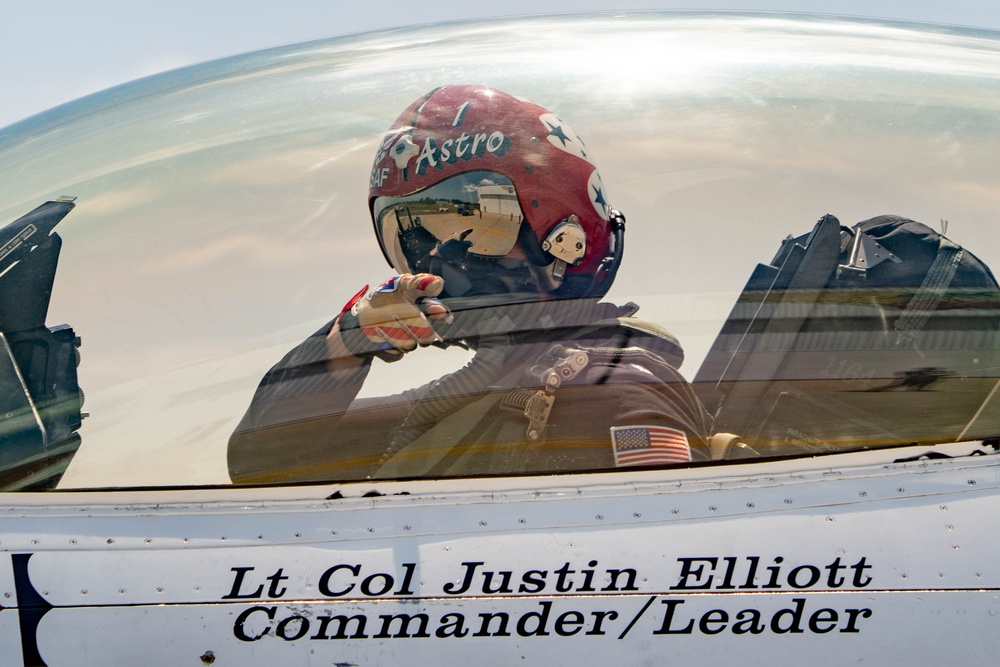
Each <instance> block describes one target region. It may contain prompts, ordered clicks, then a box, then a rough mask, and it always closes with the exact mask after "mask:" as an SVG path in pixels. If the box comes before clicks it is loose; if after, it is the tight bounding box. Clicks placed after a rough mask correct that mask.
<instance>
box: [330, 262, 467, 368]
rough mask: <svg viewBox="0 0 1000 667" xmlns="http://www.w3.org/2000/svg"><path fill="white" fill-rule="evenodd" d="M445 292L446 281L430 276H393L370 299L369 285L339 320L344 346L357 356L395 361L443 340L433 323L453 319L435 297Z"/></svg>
mask: <svg viewBox="0 0 1000 667" xmlns="http://www.w3.org/2000/svg"><path fill="white" fill-rule="evenodd" d="M443 289H444V279H443V278H441V277H439V276H434V275H431V274H429V273H417V274H410V273H404V274H403V275H401V276H393V277H392V278H390V279H389V280H387V281H385V282H384V283H382V284H381V285H379V286H378V287H377V288H376V289H375V290H374V291H372V292H371V293H370V294H368V296H365V293H366V292H367V291H368V285H365V286H364V287H363V288H362V289H361V291H360V292H358V293H357V294H355V295H354V297H353V298H352V299H351V300H350V301H348V302H347V305H345V306H344V309H343V311H342V312H341V314H340V317H339V318H338V320H337V325H338V327H339V329H340V336H341V339H342V340H343V342H344V345H345V346H346V347H347V349H348V350H349V351H350V352H351V353H352V354H354V355H355V356H366V355H371V354H378V355H379V356H382V357H384V358H385V357H388V358H390V359H393V358H399V357H402V355H403V354H404V353H406V352H409V351H411V350H414V349H416V348H417V346H423V345H431V344H432V343H435V342H437V341H440V340H441V337H440V336H438V334H437V333H436V332H435V331H434V328H433V327H432V326H431V321H432V320H445V321H447V320H448V319H449V318H450V317H451V315H450V313H449V312H448V309H447V308H446V307H445V306H444V304H442V303H441V302H440V301H438V300H437V299H436V298H434V297H436V296H438V295H439V294H441V290H443ZM380 353H381V354H380Z"/></svg>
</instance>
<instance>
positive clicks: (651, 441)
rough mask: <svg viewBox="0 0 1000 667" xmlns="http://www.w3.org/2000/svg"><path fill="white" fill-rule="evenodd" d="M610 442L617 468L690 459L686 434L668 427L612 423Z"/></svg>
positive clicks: (684, 461)
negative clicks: (613, 424) (615, 424)
mask: <svg viewBox="0 0 1000 667" xmlns="http://www.w3.org/2000/svg"><path fill="white" fill-rule="evenodd" d="M611 444H612V448H613V449H614V452H615V467H616V468H621V467H624V466H651V465H662V464H665V463H687V462H688V461H690V460H691V447H690V446H689V445H688V439H687V434H685V433H684V431H679V430H677V429H675V428H669V427H667V426H612V427H611Z"/></svg>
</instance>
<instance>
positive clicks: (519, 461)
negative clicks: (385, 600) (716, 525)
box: [228, 86, 711, 483]
mask: <svg viewBox="0 0 1000 667" xmlns="http://www.w3.org/2000/svg"><path fill="white" fill-rule="evenodd" d="M368 203H369V208H370V211H371V216H372V221H373V224H374V230H375V235H376V237H377V239H378V243H379V245H380V247H381V249H382V253H383V254H384V256H385V258H386V260H387V261H388V262H389V265H390V266H391V267H392V268H393V269H395V271H396V272H397V275H394V276H393V277H391V278H389V279H388V280H387V281H386V282H385V283H383V284H382V285H380V286H379V287H377V288H375V289H374V290H372V291H369V290H368V286H365V287H364V288H362V289H361V290H360V291H359V292H358V293H357V294H355V295H354V297H353V298H351V299H350V300H349V301H348V302H347V304H346V305H345V306H344V308H343V310H342V311H341V312H340V314H339V315H338V316H337V317H335V318H334V319H333V321H332V322H330V323H329V324H327V325H326V326H324V327H323V328H322V329H321V330H320V331H318V332H317V333H316V334H314V335H313V336H311V337H310V338H309V339H307V340H306V341H304V342H303V343H301V344H300V345H299V346H297V347H296V348H294V349H293V350H291V351H290V352H289V353H288V354H287V355H286V356H285V357H284V358H283V359H282V360H281V361H280V362H279V363H278V364H277V365H275V366H274V367H273V368H272V369H271V370H270V371H269V372H268V373H267V374H266V375H265V377H264V378H263V380H262V381H261V383H260V386H259V387H258V389H257V392H256V394H255V396H254V398H253V400H252V402H251V405H250V407H249V409H248V410H247V413H246V415H245V416H244V418H243V420H242V421H241V422H240V424H239V426H238V427H237V429H236V431H235V433H234V434H233V436H232V437H231V439H230V443H229V455H228V460H229V469H230V475H231V477H232V479H233V481H234V482H236V483H254V482H274V481H281V480H287V481H308V480H317V481H319V480H346V479H365V478H391V479H401V478H416V477H447V476H469V475H497V474H523V473H541V472H569V471H579V470H595V469H613V468H616V467H625V466H656V465H669V464H675V463H683V462H686V461H691V460H699V459H704V458H708V456H709V455H708V453H707V446H708V442H709V434H710V432H711V419H710V417H709V415H708V413H707V412H706V411H705V409H704V408H703V407H702V405H701V403H700V402H699V401H698V399H697V397H696V396H695V395H694V393H693V391H692V390H691V387H690V385H689V384H688V383H687V382H686V381H685V380H684V378H683V377H682V376H681V375H680V373H679V372H678V371H677V368H678V367H679V366H680V364H681V362H682V361H683V351H682V349H681V347H680V345H679V344H678V342H677V341H676V339H674V338H673V337H672V336H671V335H670V334H669V333H667V332H666V331H665V330H663V329H662V328H661V327H659V326H657V325H654V324H652V323H650V322H646V321H643V320H640V319H638V318H636V317H634V315H635V313H636V311H637V310H638V307H637V306H635V305H634V304H627V305H625V306H616V305H614V304H611V303H608V302H605V301H602V300H601V299H602V297H604V296H605V294H606V292H607V291H608V288H609V287H610V286H611V284H612V282H613V280H614V278H615V274H616V272H617V270H618V267H619V265H620V263H621V260H622V253H623V250H624V233H625V219H624V217H623V216H622V214H621V213H619V212H618V211H616V210H615V209H613V208H611V207H610V206H609V205H608V201H607V194H606V190H605V187H604V185H603V183H602V182H601V177H600V175H599V174H598V171H597V168H596V167H595V166H594V164H593V162H592V161H591V157H590V155H589V153H588V151H587V148H586V146H585V145H584V144H583V142H582V141H581V140H580V138H579V136H578V135H577V134H576V133H575V132H574V131H573V130H572V129H571V128H570V127H569V126H568V125H567V124H566V123H564V122H563V121H562V120H561V119H560V118H558V117H557V116H556V115H554V114H553V113H551V112H550V111H548V110H546V109H545V108H543V107H541V106H538V105H536V104H533V103H531V102H528V101H525V100H523V99H520V98H516V97H513V96H511V95H508V94H505V93H503V92H500V91H497V90H492V89H489V88H484V87H479V86H445V87H441V88H436V89H435V90H432V91H431V92H429V93H427V94H426V95H424V96H422V97H420V99H418V100H416V101H415V102H413V103H412V104H411V105H410V106H409V107H407V109H406V110H405V111H403V113H402V114H400V116H399V117H398V118H397V119H396V121H395V123H394V124H393V125H392V127H391V128H390V130H389V131H388V132H387V133H386V134H385V136H384V139H383V141H382V142H381V145H380V147H379V149H378V151H377V154H376V156H375V162H374V165H373V167H372V171H371V177H370V191H369V198H368ZM432 345H433V346H438V347H450V346H462V347H466V348H468V349H469V350H471V351H472V352H473V356H472V358H471V361H469V362H468V364H467V365H466V366H464V367H463V368H461V369H459V370H458V371H456V372H454V373H450V374H447V375H444V376H443V377H441V378H439V379H437V380H434V381H432V382H430V383H429V384H426V385H424V386H422V387H418V388H416V389H410V390H407V391H403V392H401V393H399V394H396V395H393V396H388V397H382V398H376V399H371V398H367V399H364V398H357V395H358V392H359V390H360V389H361V387H362V385H363V383H364V381H365V379H366V377H367V375H368V372H369V369H370V368H371V365H372V364H373V363H382V362H397V361H400V360H401V359H403V358H404V357H407V356H409V355H419V354H426V352H425V351H422V350H421V348H426V347H428V346H432ZM405 365H406V362H405V361H404V362H403V363H401V364H400V367H404V366H405ZM405 372H406V371H405V369H403V370H401V371H400V376H401V377H405Z"/></svg>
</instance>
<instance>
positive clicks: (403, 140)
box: [369, 86, 624, 297]
mask: <svg viewBox="0 0 1000 667" xmlns="http://www.w3.org/2000/svg"><path fill="white" fill-rule="evenodd" d="M369 206H370V209H371V213H372V221H373V224H374V226H375V233H376V235H377V236H378V239H379V243H380V245H381V247H382V252H383V253H384V254H385V257H386V259H387V260H388V261H389V264H390V265H391V266H392V267H393V268H395V269H396V270H397V271H400V272H417V271H428V272H430V273H435V274H438V275H441V276H442V277H444V279H445V294H446V295H450V296H461V295H463V294H474V293H477V292H478V293H500V292H523V291H529V292H535V293H537V292H539V291H541V292H546V293H551V294H554V295H557V296H565V297H579V296H601V295H603V294H604V293H605V292H606V291H607V289H608V288H609V287H610V285H611V281H612V280H613V279H614V274H615V272H616V270H617V268H618V263H619V262H620V259H621V253H622V244H623V240H624V218H623V217H622V216H621V214H620V213H618V212H617V211H615V210H613V209H611V208H610V207H609V206H608V203H607V199H606V193H605V190H604V184H603V183H602V182H601V177H600V175H599V174H598V172H597V168H596V167H595V166H594V164H593V163H592V162H591V161H590V157H589V155H588V153H587V150H586V147H585V146H584V144H583V142H582V141H581V140H580V138H579V136H577V134H576V133H575V132H573V130H572V129H570V127H569V126H568V125H566V123H564V122H562V121H561V120H560V119H559V118H558V117H557V116H556V115H555V114H553V113H551V112H550V111H548V110H546V109H545V108H543V107H540V106H538V105H537V104H534V103H532V102H528V101H526V100H521V99H518V98H515V97H512V96H510V95H507V94H506V93H502V92H500V91H497V90H492V89H489V88H484V87H481V86H444V87H442V88H437V89H435V90H432V91H431V92H430V93H428V94H426V95H424V96H423V97H421V98H420V99H418V100H416V101H415V102H413V104H411V105H410V106H409V107H407V109H406V110H405V111H404V112H403V113H402V114H401V115H400V116H399V118H397V119H396V122H395V123H393V125H392V127H391V128H390V129H389V131H388V132H387V133H386V135H385V138H384V140H383V141H382V144H381V146H380V147H379V150H378V153H377V154H376V156H375V163H374V165H373V167H372V172H371V180H370V190H369Z"/></svg>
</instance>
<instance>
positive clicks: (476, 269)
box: [0, 12, 1000, 491]
mask: <svg viewBox="0 0 1000 667" xmlns="http://www.w3.org/2000/svg"><path fill="white" fill-rule="evenodd" d="M997 118H1000V40H998V39H997V38H996V35H995V34H993V33H989V32H985V31H974V30H969V29H962V28H945V27H940V26H926V25H920V24H909V23H899V22H879V21H873V20H865V19H848V18H834V17H816V16H800V15H781V14H696V13H683V12H680V13H641V14H624V15H611V14H608V15H601V14H594V15H586V16H561V17H534V18H525V19H504V20H497V21H494V22H490V23H450V24H446V25H435V26H425V27H415V28H409V29H405V30H394V31H389V32H381V33H367V34H361V35H352V36H348V37H339V38H333V39H329V40H321V41H316V42H308V43H305V44H300V45H293V46H287V47H282V48H276V49H270V50H265V51H259V52H255V53H250V54H246V55H241V56H235V57H232V58H227V59H223V60H218V61H213V62H209V63H204V64H201V65H196V66H192V67H186V68H182V69H177V70H173V71H170V72H165V73H163V74H159V75H155V76H152V77H148V78H145V79H141V80H138V81H135V82H132V83H129V84H126V85H122V86H119V87H116V88H113V89H109V90H107V91H103V92H101V93H97V94H94V95H91V96H89V97H85V98H82V99H80V100H77V101H75V102H72V103H69V104H66V105H63V106H60V107H57V108H54V109H52V110H50V111H47V112H45V113H42V114H39V115H37V116H33V117H31V118H28V119H25V120H23V121H21V122H18V123H16V124H14V125H10V126H8V127H6V128H2V129H0V174H2V175H3V178H2V179H0V227H2V228H0V248H2V250H0V346H2V348H3V350H2V352H3V354H0V386H2V387H3V391H2V392H0V394H2V395H0V401H2V409H0V488H2V490H5V491H21V490H43V489H55V490H73V489H124V488H147V487H192V486H194V487H202V486H228V485H240V486H243V485H287V484H302V483H351V482H360V481H370V480H418V479H419V480H434V479H445V478H468V479H470V480H473V481H471V482H470V484H473V486H474V485H475V481H474V480H477V479H481V478H497V477H512V476H517V477H522V476H538V475H557V474H581V473H591V472H601V473H609V472H615V473H620V474H621V475H626V476H627V475H628V474H629V473H633V472H635V471H638V470H641V471H649V470H660V471H664V474H671V471H674V470H685V471H689V472H690V471H697V470H698V469H699V468H703V469H709V470H718V468H719V466H743V469H744V470H748V468H747V466H753V465H758V464H760V465H767V464H768V462H772V461H775V460H789V459H795V458H799V457H817V456H823V457H829V466H830V468H836V467H837V466H838V465H841V464H840V463H838V461H841V460H842V456H841V455H857V454H864V453H872V454H873V455H875V454H877V455H879V456H882V457H883V458H884V460H887V461H892V460H894V458H898V457H906V456H952V455H956V452H957V453H958V454H960V455H967V454H969V453H971V452H976V451H982V452H993V451H995V450H996V449H997V448H998V447H1000V439H998V438H1000V395H998V393H1000V392H998V388H1000V286H998V284H997V281H996V279H995V277H994V275H993V273H992V270H993V269H995V268H996V267H997V266H1000V241H998V238H997V235H996V233H995V227H996V221H997V216H998V210H1000V207H998V206H997V204H998V203H1000V198H998V194H997V193H998V192H1000V182H998V179H1000V158H998V156H1000V131H998V121H997ZM750 470H752V469H750ZM695 474H696V473H695ZM747 474H749V473H747ZM622 479H623V481H624V480H627V479H628V478H627V477H622Z"/></svg>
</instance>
